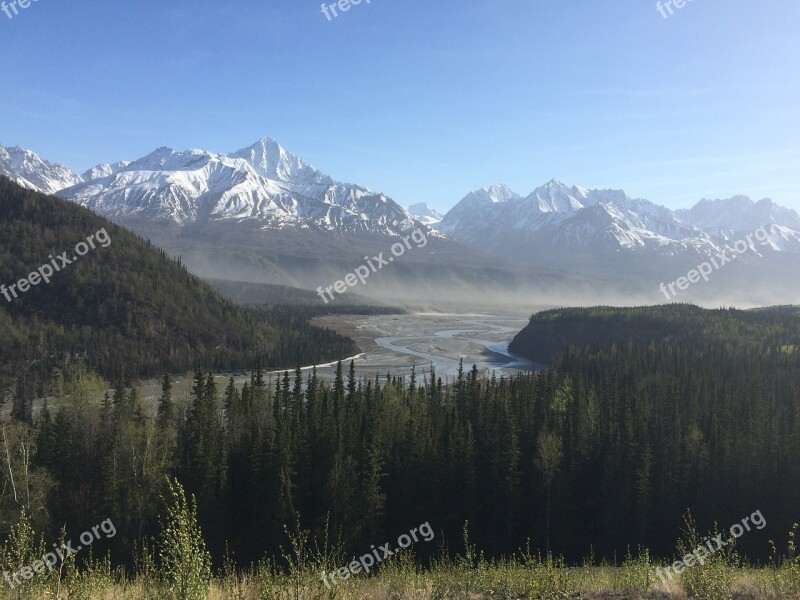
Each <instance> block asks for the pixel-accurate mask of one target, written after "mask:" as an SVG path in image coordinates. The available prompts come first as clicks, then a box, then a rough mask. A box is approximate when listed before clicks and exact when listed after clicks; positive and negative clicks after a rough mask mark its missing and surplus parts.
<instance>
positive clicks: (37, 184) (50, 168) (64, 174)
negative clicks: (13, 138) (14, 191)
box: [0, 146, 82, 194]
mask: <svg viewBox="0 0 800 600" xmlns="http://www.w3.org/2000/svg"><path fill="white" fill-rule="evenodd" d="M0 175H3V176H5V177H8V178H9V179H11V180H12V181H15V182H16V183H18V184H19V185H21V186H22V187H24V188H27V189H29V190H35V191H39V192H44V193H45V194H54V193H56V192H57V191H59V190H62V189H64V188H66V187H70V186H72V185H75V184H77V183H80V182H81V181H82V179H81V177H80V176H79V175H76V174H75V173H73V172H72V171H71V170H70V169H69V168H67V167H65V166H64V165H60V164H53V163H50V162H47V161H46V160H42V159H41V158H39V156H37V155H36V154H35V153H34V152H31V151H30V150H24V149H22V148H19V147H17V146H14V147H12V148H5V147H3V146H0Z"/></svg>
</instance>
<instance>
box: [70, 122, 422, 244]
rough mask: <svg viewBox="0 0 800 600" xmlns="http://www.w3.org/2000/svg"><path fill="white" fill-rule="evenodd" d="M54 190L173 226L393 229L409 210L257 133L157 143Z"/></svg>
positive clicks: (96, 207)
mask: <svg viewBox="0 0 800 600" xmlns="http://www.w3.org/2000/svg"><path fill="white" fill-rule="evenodd" d="M85 179H87V180H86V181H84V182H82V183H79V184H77V185H75V186H73V187H70V188H67V189H64V190H62V191H61V192H60V193H59V195H60V196H62V197H63V198H67V199H68V200H71V201H73V202H76V203H78V204H80V205H81V206H85V207H87V208H90V209H91V210H93V211H95V212H97V213H98V214H102V215H105V216H108V217H112V218H115V219H119V218H126V217H134V218H138V219H143V220H147V221H149V222H166V223H172V224H174V225H178V226H185V225H191V224H200V223H204V222H207V221H234V222H235V221H240V220H253V221H256V222H258V223H260V224H261V225H262V226H263V227H266V228H274V229H280V228H298V229H306V228H316V229H320V230H324V231H331V232H337V233H346V232H368V233H378V234H387V235H397V234H399V233H401V232H403V231H406V230H408V229H410V228H412V227H413V226H414V225H415V221H414V219H413V217H412V216H411V215H410V214H409V213H408V212H406V211H405V210H404V209H403V208H402V207H400V206H399V205H398V204H396V203H395V202H394V201H393V200H391V199H390V198H388V197H386V196H384V195H383V194H379V193H375V192H372V191H370V190H368V189H366V188H364V187H361V186H357V185H349V184H344V183H339V182H336V181H334V180H333V179H331V178H330V177H328V176H327V175H325V174H324V173H321V172H320V171H318V170H316V169H315V168H314V167H312V166H311V165H309V164H307V163H305V162H304V161H303V160H302V159H300V158H299V157H297V156H295V155H293V154H291V153H290V152H288V151H286V150H285V149H284V148H283V147H281V146H280V144H278V143H277V142H276V141H275V140H272V139H270V138H263V139H261V140H259V141H258V142H256V143H254V144H252V145H251V146H248V147H246V148H242V149H241V150H238V151H237V152H233V153H231V154H218V153H214V152H207V151H205V150H187V151H185V152H178V151H175V150H172V149H171V148H159V149H157V150H155V151H154V152H152V153H150V154H148V155H147V156H144V157H142V158H140V159H138V160H134V161H132V162H123V163H117V164H116V165H99V166H98V167H95V168H94V169H92V170H90V172H88V173H87V175H86V177H85Z"/></svg>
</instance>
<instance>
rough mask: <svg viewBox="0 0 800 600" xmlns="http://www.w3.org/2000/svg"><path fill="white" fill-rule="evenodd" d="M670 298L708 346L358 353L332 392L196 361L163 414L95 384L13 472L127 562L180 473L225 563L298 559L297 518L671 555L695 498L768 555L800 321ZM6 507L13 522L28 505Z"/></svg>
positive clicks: (794, 434)
mask: <svg viewBox="0 0 800 600" xmlns="http://www.w3.org/2000/svg"><path fill="white" fill-rule="evenodd" d="M625 310H627V309H620V318H621V319H622V320H623V321H624V320H625V319H627V318H628V317H627V316H626V315H624V312H625ZM665 310H667V311H668V313H669V315H670V317H669V319H670V322H680V320H681V316H680V315H681V312H683V313H684V314H685V318H684V325H685V326H688V325H690V324H691V325H697V324H698V323H700V322H701V321H702V319H700V318H699V316H698V315H702V314H707V315H708V317H709V318H708V321H707V326H706V327H705V328H704V329H702V330H701V331H700V332H696V333H692V334H691V335H688V334H687V335H688V337H690V338H692V339H691V341H689V340H687V339H684V338H681V337H680V336H678V337H667V338H664V339H662V340H661V341H658V342H649V343H639V342H636V341H629V342H625V343H619V344H611V345H606V346H601V345H595V346H589V347H585V348H578V347H573V348H571V349H569V350H568V351H566V352H565V353H564V354H563V355H562V356H561V358H560V360H559V361H558V363H557V364H556V365H555V366H554V367H553V368H552V369H549V370H547V371H545V372H541V373H535V374H521V375H519V376H517V377H513V378H511V379H505V378H500V379H495V378H492V379H482V378H480V377H479V376H478V374H477V372H476V371H474V370H469V369H468V370H466V371H465V372H462V373H461V374H460V375H459V376H458V377H457V378H456V379H455V381H450V382H449V385H448V382H443V381H441V380H440V379H438V378H436V377H435V375H433V374H428V375H427V376H426V377H425V378H424V379H423V378H422V377H417V376H414V377H412V378H411V379H410V380H405V381H404V380H402V379H397V378H391V377H388V376H387V375H384V376H376V377H371V378H368V379H360V378H357V377H356V376H355V374H354V371H353V370H352V367H351V369H350V371H349V372H348V369H347V365H344V366H340V369H339V373H338V376H337V377H336V379H335V380H334V381H333V382H332V383H331V384H327V383H324V382H322V381H321V380H319V379H318V378H317V377H316V376H315V374H314V373H313V372H311V373H306V374H303V373H302V372H300V371H294V372H291V371H289V372H286V373H285V374H284V375H283V376H281V377H277V378H275V379H268V378H265V376H264V375H263V373H260V372H256V373H254V374H253V376H252V377H251V379H250V381H249V382H248V384H247V385H246V386H244V387H243V388H239V387H237V386H234V385H233V384H232V382H231V383H229V384H228V385H227V386H226V385H225V384H224V382H220V381H217V380H216V379H214V378H210V377H209V375H208V373H207V372H205V371H198V372H197V373H196V376H195V382H194V386H193V390H192V392H191V394H190V395H189V397H188V398H174V397H172V393H171V389H170V379H169V378H167V379H166V380H165V385H164V390H163V394H162V398H161V400H160V402H159V404H158V406H157V407H155V408H153V407H149V406H145V405H143V404H142V402H141V401H140V400H139V394H138V393H137V391H136V390H135V388H134V389H126V388H125V386H123V385H118V386H117V388H116V390H115V391H114V392H113V394H112V395H111V396H110V397H109V398H108V399H107V400H106V401H104V402H103V403H101V404H92V403H90V402H87V401H86V400H85V397H86V394H85V393H82V392H81V386H82V385H83V384H82V383H81V380H80V378H76V379H74V380H73V381H72V382H71V383H65V391H64V395H63V400H61V401H60V402H59V404H60V405H61V408H60V409H59V410H58V411H55V410H52V409H50V408H48V409H47V410H45V411H43V412H42V413H41V414H40V415H37V416H36V419H35V422H34V423H33V424H32V425H28V424H24V423H19V424H17V425H15V426H14V429H13V431H12V430H9V431H12V433H13V435H15V436H17V438H15V439H22V440H27V443H28V444H29V447H30V448H31V449H33V448H34V446H35V451H34V452H32V453H29V454H26V455H25V456H29V457H30V460H31V461H32V464H31V465H29V468H27V469H23V468H22V464H21V461H22V460H23V459H22V457H21V455H14V456H13V457H12V460H13V461H16V462H15V465H14V466H13V468H12V470H13V471H14V472H15V473H17V474H19V476H20V477H29V478H31V482H30V483H31V490H33V492H34V493H32V494H31V497H33V498H38V499H40V500H41V502H40V503H37V502H31V504H30V506H29V510H30V511H31V513H32V514H33V515H34V516H35V518H36V522H37V523H38V526H39V527H40V528H41V530H44V531H46V532H47V534H48V536H49V537H52V536H55V535H56V534H57V527H58V526H59V524H62V523H66V524H68V526H69V529H70V530H72V531H81V530H83V529H85V528H86V527H87V526H90V525H92V524H94V523H96V522H99V521H100V520H101V519H104V518H107V517H109V516H110V517H112V518H113V519H114V522H115V524H116V526H117V528H118V529H119V531H120V534H119V535H118V536H117V537H116V538H114V539H113V540H111V541H110V543H111V544H112V548H113V553H114V554H113V556H114V559H115V561H118V562H120V563H123V564H127V565H129V566H130V565H131V563H132V561H133V556H134V549H135V546H136V545H137V543H139V542H141V540H143V539H144V540H146V539H148V538H149V536H151V535H156V533H157V531H158V527H159V525H158V514H159V511H160V510H161V508H160V507H161V506H162V503H161V501H160V497H161V495H162V494H163V493H164V486H165V481H166V477H167V476H175V477H177V478H178V479H179V480H180V481H181V482H182V483H183V484H184V485H185V486H186V489H187V491H188V492H190V493H192V494H194V495H196V497H197V500H198V507H199V519H200V524H201V527H202V530H203V532H204V535H205V539H206V541H207V542H208V544H209V547H210V549H211V551H212V554H213V556H214V558H215V561H216V564H220V563H221V561H222V558H223V556H224V554H225V548H226V544H227V548H228V551H229V552H230V553H231V555H232V556H233V557H234V558H235V560H236V562H237V563H238V564H239V565H240V566H245V565H248V564H250V563H251V562H254V561H258V560H260V559H262V558H264V557H265V556H272V557H278V556H280V552H279V547H280V546H281V545H284V546H285V545H286V543H287V539H286V533H285V530H284V527H285V526H290V527H291V526H292V524H293V523H294V522H295V521H296V520H297V519H300V521H301V523H302V526H303V527H307V528H309V529H311V530H312V531H313V532H315V534H318V535H321V534H322V531H323V530H324V529H325V528H326V523H328V524H329V527H328V531H329V532H330V533H331V535H337V536H339V537H340V538H341V540H342V542H343V543H344V544H345V546H346V548H347V550H348V551H351V552H359V551H363V550H364V549H366V548H368V547H369V546H370V545H371V544H379V543H382V542H383V541H385V540H389V539H392V537H394V536H396V535H397V534H398V533H401V532H403V531H408V530H409V528H410V527H412V526H415V525H418V524H419V523H422V522H430V524H431V526H432V527H434V528H435V530H436V531H437V535H439V536H440V537H439V538H438V539H439V540H440V541H442V540H446V542H447V544H448V545H449V547H450V548H451V549H456V550H457V549H458V548H459V542H458V540H460V539H461V537H462V530H463V527H464V524H465V523H466V522H469V531H470V539H471V540H472V541H473V542H475V543H476V544H477V546H478V547H479V548H481V549H482V550H483V551H485V552H486V556H500V555H507V554H510V553H511V552H515V551H517V550H518V549H520V548H523V547H525V546H526V544H527V542H528V540H530V543H531V547H532V548H533V549H536V548H538V549H542V550H544V549H546V548H547V546H548V545H549V547H550V549H551V550H553V551H554V552H556V553H564V555H565V556H566V557H567V558H568V559H574V560H580V559H582V558H584V557H586V556H587V555H589V554H592V555H593V556H595V557H601V556H605V557H608V558H613V557H615V556H616V557H617V558H621V557H622V556H623V555H624V553H625V552H626V549H627V548H628V547H631V548H633V549H635V548H636V547H637V546H638V545H643V546H647V547H649V548H650V550H651V551H652V552H653V553H654V554H655V555H657V556H667V557H669V556H671V553H672V552H673V551H674V550H673V549H674V544H675V540H676V538H677V537H678V535H679V529H680V526H681V524H682V517H683V515H684V514H685V511H686V510H687V509H691V511H692V514H693V515H694V516H695V518H696V519H697V521H698V523H699V524H700V527H701V528H703V529H704V530H706V529H710V528H711V526H712V524H713V522H717V523H718V524H719V526H720V527H721V528H722V529H723V530H724V529H725V528H727V527H729V526H730V525H731V524H733V523H737V522H739V521H741V519H742V518H743V517H745V516H747V515H750V514H752V513H753V512H754V511H757V510H760V511H762V513H763V515H764V517H765V519H766V521H767V523H768V525H767V527H766V528H765V529H764V530H763V531H756V530H753V531H752V532H749V533H747V534H746V536H745V537H743V538H741V539H740V540H739V545H740V548H741V549H742V550H743V551H744V552H745V553H747V554H748V555H749V556H750V557H752V558H758V559H766V558H767V557H768V553H769V546H768V544H767V540H768V539H770V538H771V539H774V540H776V541H778V542H779V543H780V541H781V540H784V539H785V533H786V532H787V531H788V530H789V529H790V528H791V525H792V523H793V522H795V521H797V520H798V518H799V517H800V515H799V514H798V506H800V393H799V392H800V353H798V352H797V350H796V346H795V343H796V342H797V341H798V339H797V325H796V322H795V319H796V317H794V316H787V315H780V314H776V313H769V314H764V315H762V316H761V317H760V318H762V319H763V321H759V320H758V318H757V317H754V316H752V315H756V314H757V313H752V314H751V313H747V314H746V315H744V316H743V317H742V320H739V315H738V313H736V312H732V313H731V317H730V318H728V317H725V316H724V314H723V313H716V312H715V311H701V312H700V313H698V311H697V309H695V308H693V307H670V308H668V309H665ZM589 312H591V309H589ZM600 312H601V313H602V321H603V322H604V323H608V322H609V319H611V315H610V314H609V309H602V310H601V311H600ZM751 319H753V320H751ZM703 330H705V331H707V333H709V335H710V337H709V338H708V340H707V342H708V343H703V341H702V339H698V338H697V336H699V335H702V331H703ZM67 388H68V389H67ZM67 398H69V399H67ZM148 448H149V449H150V450H151V451H150V452H146V451H145V450H146V449H148ZM0 454H2V453H0ZM142 457H146V458H145V460H142ZM3 472H4V473H7V472H9V469H4V471H3ZM26 473H27V474H28V475H25V474H26ZM4 476H6V475H4ZM18 485H19V484H18ZM2 503H3V504H2V507H0V508H2V514H3V515H4V521H5V522H6V523H9V522H12V521H13V516H14V514H15V511H18V509H19V506H17V505H14V503H12V502H11V501H10V498H9V497H8V496H4V497H3V498H2ZM548 542H549V544H548ZM436 551H437V549H436V548H434V547H427V546H420V547H418V548H415V552H418V554H419V556H421V557H423V558H424V557H425V556H426V555H429V554H430V553H433V552H436Z"/></svg>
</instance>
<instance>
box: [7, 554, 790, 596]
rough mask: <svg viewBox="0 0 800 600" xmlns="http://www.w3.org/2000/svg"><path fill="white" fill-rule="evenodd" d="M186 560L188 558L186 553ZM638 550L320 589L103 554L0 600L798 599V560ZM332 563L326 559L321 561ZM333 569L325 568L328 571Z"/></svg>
mask: <svg viewBox="0 0 800 600" xmlns="http://www.w3.org/2000/svg"><path fill="white" fill-rule="evenodd" d="M189 562H191V559H190V561H189ZM656 566H657V565H655V564H652V563H651V562H650V561H649V560H648V557H647V554H646V553H645V554H644V555H643V556H640V557H636V558H633V557H628V558H627V559H626V560H625V561H624V562H623V563H622V564H621V565H619V566H611V565H607V564H602V565H594V566H590V565H584V566H579V567H568V566H565V565H564V564H563V563H562V562H561V561H558V560H552V559H551V560H540V559H538V558H535V557H530V556H520V557H516V558H514V559H512V560H506V561H485V560H483V559H481V558H477V559H474V560H472V561H470V560H469V559H468V558H465V557H457V558H456V559H455V560H449V559H447V560H440V561H437V562H435V563H434V564H433V565H431V566H430V567H427V568H421V567H419V566H417V565H415V563H414V558H413V555H412V554H411V553H408V554H406V555H403V556H400V557H398V558H396V559H391V562H390V561H387V562H386V563H385V564H384V565H383V567H382V569H381V571H380V573H379V574H377V575H373V576H371V577H363V576H357V577H354V578H350V579H349V580H347V581H344V582H340V583H339V584H338V585H337V586H335V587H333V588H332V589H330V590H329V589H328V588H326V586H325V584H324V583H323V582H322V579H321V577H320V573H319V569H318V565H315V564H312V563H309V564H303V563H302V562H300V563H298V562H293V563H292V564H291V565H290V568H289V569H288V570H287V569H277V568H275V567H272V566H270V565H268V564H262V565H260V566H259V567H257V568H254V569H252V570H250V571H249V572H246V573H238V574H232V573H228V574H226V573H220V574H219V575H218V576H215V577H213V578H211V580H210V581H209V582H208V583H207V584H205V585H203V586H200V588H199V589H198V588H195V589H192V586H191V585H189V586H187V587H186V589H184V590H183V591H182V592H181V591H177V590H176V589H175V586H174V582H170V581H167V580H165V579H163V578H161V577H159V576H157V575H156V574H155V573H147V572H146V571H147V569H145V572H143V573H140V574H139V575H137V576H136V577H135V578H133V579H129V578H126V577H125V576H124V575H122V574H121V573H120V572H115V571H114V570H113V569H111V568H110V566H109V565H108V563H106V562H102V561H101V562H98V563H95V564H94V565H93V566H92V567H90V568H88V569H86V570H81V571H80V572H74V573H62V574H61V578H62V579H61V581H59V580H58V577H57V576H56V574H55V573H54V574H53V578H52V579H50V580H48V581H39V582H36V583H35V585H33V587H27V588H26V589H17V590H10V589H9V588H8V587H7V586H4V588H3V590H2V592H0V598H3V599H6V598H9V599H11V598H14V599H18V600H22V599H28V598H30V599H34V598H36V599H38V598H43V599H44V598H51V599H52V598H59V599H70V600H72V599H81V600H112V599H119V600H123V599H124V600H129V599H130V600H134V599H136V600H150V599H152V600H161V599H166V598H175V599H181V600H184V599H185V600H189V599H200V598H208V599H209V600H222V599H225V600H228V599H237V600H266V599H276V600H277V599H297V600H299V599H309V600H311V599H319V600H322V599H334V598H335V599H342V600H344V599H347V600H350V599H352V600H362V599H363V600H373V599H374V600H400V599H403V600H406V599H407V600H435V599H444V598H465V599H473V600H477V599H484V598H485V599H489V598H491V599H501V598H502V599H512V598H520V599H522V598H530V599H534V598H536V599H542V600H555V599H561V598H576V599H577V598H582V599H584V598H585V599H611V598H616V599H623V598H627V599H630V600H639V599H664V600H668V599H685V598H707V599H709V600H722V599H744V598H753V599H756V598H759V599H760V598H766V599H776V600H777V599H797V598H800V571H798V569H797V566H796V564H794V563H786V564H784V565H783V566H773V567H762V568H755V567H748V566H732V565H726V564H722V563H721V562H718V561H717V562H714V561H712V562H711V563H706V565H705V566H703V567H699V566H697V567H694V568H693V569H692V570H687V571H686V572H685V573H684V575H683V576H682V577H680V578H676V579H675V580H674V581H671V582H668V583H667V584H664V583H662V582H661V581H660V579H659V578H658V577H657V576H656V575H655V567H656ZM326 568H327V569H329V567H326ZM329 570H330V569H329Z"/></svg>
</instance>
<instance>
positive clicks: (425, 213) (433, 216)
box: [408, 202, 444, 227]
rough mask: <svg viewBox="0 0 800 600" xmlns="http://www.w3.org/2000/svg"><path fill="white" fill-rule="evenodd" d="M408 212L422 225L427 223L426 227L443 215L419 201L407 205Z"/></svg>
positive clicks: (436, 221)
mask: <svg viewBox="0 0 800 600" xmlns="http://www.w3.org/2000/svg"><path fill="white" fill-rule="evenodd" d="M408 212H409V213H411V215H412V216H413V217H414V218H415V219H416V220H417V221H419V222H420V223H422V224H423V225H427V226H428V227H433V226H434V225H436V224H437V223H438V222H439V221H441V220H442V218H443V216H444V215H442V214H440V213H439V212H437V211H436V210H434V209H433V208H431V207H430V206H428V205H427V204H425V203H424V202H419V203H417V204H412V205H411V206H409V207H408Z"/></svg>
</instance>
